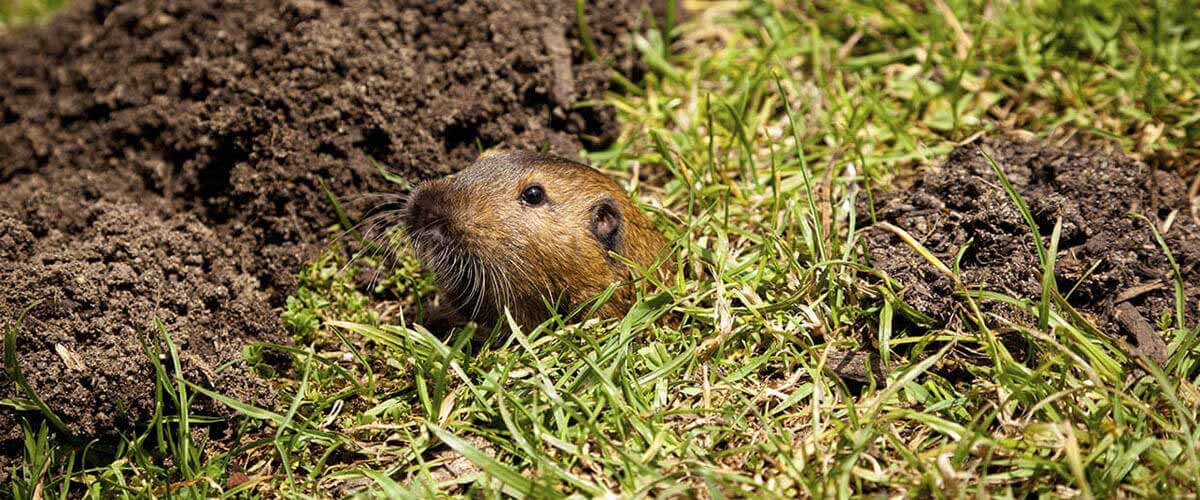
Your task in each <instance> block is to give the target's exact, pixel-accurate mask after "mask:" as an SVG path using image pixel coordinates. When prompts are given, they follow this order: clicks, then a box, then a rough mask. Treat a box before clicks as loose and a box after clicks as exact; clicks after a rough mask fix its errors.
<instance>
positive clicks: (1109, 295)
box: [865, 137, 1200, 362]
mask: <svg viewBox="0 0 1200 500" xmlns="http://www.w3.org/2000/svg"><path fill="white" fill-rule="evenodd" d="M981 151H984V152H987V154H988V155H990V156H991V157H992V158H993V159H994V160H995V161H996V162H997V164H998V165H999V166H1000V167H1001V169H1002V170H1003V171H1004V173H1005V176H1006V177H1008V179H1009V180H1010V181H1011V182H1012V183H1013V185H1014V187H1015V188H1016V190H1017V191H1018V192H1019V193H1020V195H1021V198H1022V199H1023V200H1024V202H1025V203H1026V205H1028V207H1029V210H1030V212H1031V213H1032V216H1033V219H1034V221H1035V223H1036V225H1037V226H1038V230H1039V232H1040V233H1041V235H1042V236H1043V242H1042V245H1044V246H1045V247H1047V248H1048V247H1049V244H1050V235H1051V234H1052V232H1053V229H1054V226H1055V224H1056V223H1057V222H1058V221H1061V223H1062V232H1061V239H1060V241H1059V245H1058V253H1057V258H1056V263H1055V273H1056V277H1057V286H1058V289H1059V291H1060V292H1061V293H1063V294H1067V293H1068V292H1070V295H1069V297H1068V301H1069V302H1070V303H1071V304H1072V305H1073V306H1074V307H1075V308H1076V309H1078V310H1079V311H1081V312H1082V313H1083V314H1085V315H1086V316H1087V317H1088V319H1089V320H1090V321H1092V322H1093V323H1094V324H1095V325H1096V326H1097V327H1099V328H1102V329H1105V330H1106V331H1109V332H1113V333H1118V332H1119V333H1121V334H1123V335H1125V336H1127V337H1128V338H1129V341H1130V343H1131V344H1133V345H1134V346H1135V347H1136V348H1137V349H1138V350H1139V351H1141V352H1140V353H1138V354H1142V355H1145V356H1147V357H1149V358H1151V359H1155V360H1157V361H1159V362H1161V361H1163V358H1164V355H1165V344H1163V341H1162V338H1161V335H1160V334H1159V333H1158V328H1156V327H1153V326H1152V325H1158V324H1159V320H1160V318H1164V317H1166V318H1174V311H1175V304H1176V301H1175V294H1174V283H1175V281H1176V276H1175V273H1174V271H1173V269H1172V267H1171V264H1170V261H1169V260H1168V258H1167V254H1166V253H1164V251H1163V249H1162V248H1161V246H1160V245H1159V244H1158V243H1157V242H1156V239H1155V236H1154V232H1153V230H1152V229H1151V228H1152V226H1153V227H1155V228H1158V231H1159V232H1161V233H1162V235H1163V237H1164V239H1165V241H1166V243H1167V246H1168V248H1170V251H1171V252H1172V254H1173V257H1174V259H1175V262H1176V263H1177V264H1178V266H1179V271H1180V273H1181V275H1182V280H1183V283H1184V284H1185V291H1186V304H1185V309H1186V312H1187V317H1188V318H1196V317H1197V314H1196V313H1197V309H1198V304H1197V297H1200V295H1198V292H1200V291H1198V290H1196V289H1195V286H1194V284H1195V283H1200V228H1198V227H1197V225H1196V222H1195V220H1194V219H1193V218H1192V217H1191V216H1190V213H1191V200H1189V199H1188V195H1187V184H1186V183H1185V182H1184V181H1183V179H1181V178H1180V177H1179V176H1178V175H1176V174H1174V173H1171V172H1165V171H1159V170H1154V169H1151V168H1149V167H1148V166H1146V165H1145V164H1143V163H1141V162H1138V161H1134V160H1132V159H1129V158H1126V157H1124V156H1122V155H1120V154H1112V153H1108V152H1105V151H1101V150H1098V149H1096V148H1089V147H1082V146H1077V145H1069V146H1054V145H1049V144H1046V143H1043V142H1038V141H1024V140H1018V139H1014V138H1008V137H997V138H989V139H984V140H979V141H976V142H975V143H972V144H968V145H965V146H961V147H959V148H957V149H955V150H954V151H952V152H951V153H950V155H949V157H948V158H947V159H946V160H945V162H944V163H943V164H942V165H941V166H939V167H937V168H933V169H930V170H928V171H925V172H923V173H922V174H921V175H919V176H918V177H917V178H916V179H915V180H914V182H913V184H912V186H911V188H909V189H907V190H897V191H893V192H892V193H890V194H886V195H884V196H883V197H882V199H881V200H880V202H879V203H878V205H877V214H876V215H877V217H878V220H880V221H886V222H890V223H892V224H893V225H895V226H898V227H900V228H902V229H904V230H905V231H907V232H908V233H909V234H911V235H912V236H913V237H914V238H916V239H917V240H918V241H919V242H921V244H922V245H924V246H925V247H927V248H928V249H929V250H930V251H932V252H933V253H934V254H935V255H936V256H937V257H938V258H939V259H941V260H942V262H944V263H947V264H950V263H952V262H954V258H955V255H956V254H957V253H958V252H959V251H960V249H962V248H963V247H964V246H965V247H966V251H965V252H964V253H963V257H962V261H961V270H962V280H963V282H964V284H965V286H967V287H968V288H971V289H983V290H988V291H993V292H1000V293H1004V294H1007V295H1010V296H1012V297H1016V298H1033V299H1037V298H1039V297H1040V296H1041V292H1042V286H1041V280H1042V266H1041V264H1040V263H1039V259H1038V257H1037V254H1036V250H1035V248H1034V243H1033V238H1032V231H1031V229H1030V227H1029V225H1028V224H1027V223H1026V222H1025V219H1024V218H1023V217H1022V215H1021V213H1020V212H1019V211H1018V209H1017V206H1016V205H1015V204H1014V203H1013V202H1012V200H1011V199H1010V198H1009V196H1008V195H1007V194H1006V192H1005V191H1004V188H1003V187H1002V185H1001V182H1000V178H999V177H998V176H997V175H996V174H995V172H994V171H993V169H992V168H991V166H990V164H989V163H988V161H987V160H986V158H985V157H984V155H983V154H982V153H981ZM1133 214H1140V216H1141V217H1138V216H1134V215H1133ZM865 235H866V243H867V247H868V249H869V251H870V253H871V256H872V260H873V263H874V264H875V266H877V267H878V268H879V269H881V270H884V271H886V272H887V273H888V274H889V275H890V276H892V277H893V278H895V279H896V280H898V281H899V282H900V283H901V284H902V285H903V286H904V291H903V298H904V300H905V301H906V302H907V303H908V304H910V305H912V306H913V307H914V308H915V309H916V310H918V311H919V312H921V313H923V314H925V315H927V316H929V317H930V318H932V319H933V320H934V321H936V322H939V323H945V322H948V321H950V320H951V318H952V317H953V316H954V313H955V308H956V307H960V306H959V303H958V302H957V299H956V298H955V294H954V292H955V289H954V284H953V283H952V282H951V280H950V279H948V278H946V277H944V276H942V275H941V274H939V273H938V272H937V271H935V270H934V269H933V268H932V266H931V265H930V264H929V263H927V262H926V261H925V260H924V259H922V258H921V257H920V256H918V255H917V253H916V252H915V251H914V250H913V249H912V248H911V247H909V246H908V245H906V244H905V243H903V242H902V241H901V239H900V238H899V237H898V236H896V235H895V234H893V233H892V232H888V231H884V230H881V229H879V228H869V229H868V230H867V231H866V233H865ZM1072 290H1073V291H1072ZM985 306H986V307H988V308H989V310H991V311H993V312H997V311H999V312H1001V313H1003V314H1005V315H1007V316H1009V317H1010V318H1011V319H1013V320H1014V321H1023V320H1022V318H1020V317H1019V315H1016V314H1011V311H1006V310H1005V309H1004V308H1003V307H1002V306H1000V305H998V304H996V303H992V302H986V301H985ZM1026 319H1027V318H1026Z"/></svg>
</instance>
